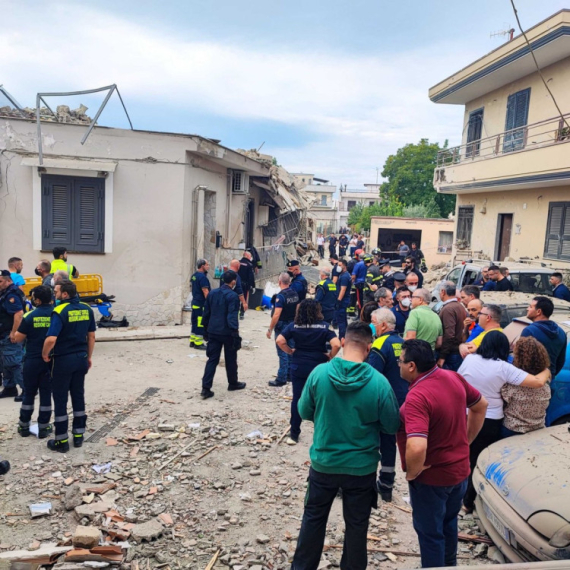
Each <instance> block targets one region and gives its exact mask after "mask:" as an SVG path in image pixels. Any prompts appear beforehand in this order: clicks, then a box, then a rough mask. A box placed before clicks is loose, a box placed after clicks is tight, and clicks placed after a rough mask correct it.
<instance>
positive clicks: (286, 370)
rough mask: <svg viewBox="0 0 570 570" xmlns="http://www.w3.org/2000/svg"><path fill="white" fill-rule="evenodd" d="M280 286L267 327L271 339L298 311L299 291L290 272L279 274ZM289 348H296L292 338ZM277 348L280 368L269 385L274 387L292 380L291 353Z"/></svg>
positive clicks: (279, 332) (277, 334) (268, 336)
mask: <svg viewBox="0 0 570 570" xmlns="http://www.w3.org/2000/svg"><path fill="white" fill-rule="evenodd" d="M279 288H280V289H281V291H279V293H277V295H275V297H274V302H273V312H272V313H271V322H270V323H269V328H268V329H267V338H268V339H271V333H272V332H273V331H275V338H276V339H277V337H278V336H279V335H280V334H281V331H283V329H285V327H286V326H287V325H288V324H290V323H292V322H293V320H294V319H295V313H296V312H297V305H298V304H299V302H300V300H299V293H297V291H296V290H295V289H293V288H292V287H291V277H290V275H289V274H288V273H281V275H279ZM287 344H288V346H289V348H294V347H295V344H294V342H293V341H292V340H290V341H288V343H287ZM275 347H276V348H277V356H278V357H279V370H278V371H277V378H275V380H270V381H269V385H270V386H273V387H278V386H285V384H287V382H290V381H291V355H290V354H287V353H286V352H285V351H284V350H281V348H279V345H277V344H275Z"/></svg>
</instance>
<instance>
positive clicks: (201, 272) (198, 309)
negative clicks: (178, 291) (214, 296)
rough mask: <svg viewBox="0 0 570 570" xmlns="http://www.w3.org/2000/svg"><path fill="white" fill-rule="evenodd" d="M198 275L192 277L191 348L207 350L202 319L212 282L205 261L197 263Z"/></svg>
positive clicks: (207, 264) (201, 260)
mask: <svg viewBox="0 0 570 570" xmlns="http://www.w3.org/2000/svg"><path fill="white" fill-rule="evenodd" d="M196 269H197V271H196V273H194V275H192V277H191V279H190V284H191V285H192V329H191V331H190V347H191V348H195V349H197V350H206V347H205V346H204V325H203V323H202V318H203V315H204V305H205V304H206V298H207V297H208V294H209V293H210V289H211V287H210V281H209V280H208V277H207V275H208V269H210V264H209V263H208V262H207V261H206V260H205V259H199V260H198V261H197V262H196Z"/></svg>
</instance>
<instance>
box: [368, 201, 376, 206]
mask: <svg viewBox="0 0 570 570" xmlns="http://www.w3.org/2000/svg"><path fill="white" fill-rule="evenodd" d="M374 204H376V202H375V201H374V200H370V202H368V205H369V206H374Z"/></svg>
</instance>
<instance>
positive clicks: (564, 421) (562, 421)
mask: <svg viewBox="0 0 570 570" xmlns="http://www.w3.org/2000/svg"><path fill="white" fill-rule="evenodd" d="M568 423H570V414H568V415H566V416H562V417H561V418H558V419H557V420H556V421H553V422H552V423H551V424H550V425H551V426H561V425H562V424H568Z"/></svg>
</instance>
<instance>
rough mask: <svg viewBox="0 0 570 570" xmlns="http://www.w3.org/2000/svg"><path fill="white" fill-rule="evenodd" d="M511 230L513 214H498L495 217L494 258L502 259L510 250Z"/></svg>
mask: <svg viewBox="0 0 570 570" xmlns="http://www.w3.org/2000/svg"><path fill="white" fill-rule="evenodd" d="M512 230H513V215H512V214H499V216H498V218H497V242H496V247H495V259H496V260H497V261H504V260H505V259H506V258H507V257H508V256H509V253H510V251H511V234H512Z"/></svg>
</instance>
